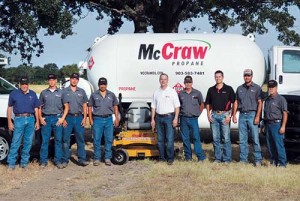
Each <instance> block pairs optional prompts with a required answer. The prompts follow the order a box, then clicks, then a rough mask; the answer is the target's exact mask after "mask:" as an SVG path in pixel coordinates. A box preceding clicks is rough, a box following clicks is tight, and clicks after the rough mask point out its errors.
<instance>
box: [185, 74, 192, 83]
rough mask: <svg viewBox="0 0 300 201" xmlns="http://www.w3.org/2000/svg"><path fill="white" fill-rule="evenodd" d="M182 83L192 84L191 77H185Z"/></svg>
mask: <svg viewBox="0 0 300 201" xmlns="http://www.w3.org/2000/svg"><path fill="white" fill-rule="evenodd" d="M184 83H193V78H192V77H191V76H189V75H188V76H186V77H185V78H184Z"/></svg>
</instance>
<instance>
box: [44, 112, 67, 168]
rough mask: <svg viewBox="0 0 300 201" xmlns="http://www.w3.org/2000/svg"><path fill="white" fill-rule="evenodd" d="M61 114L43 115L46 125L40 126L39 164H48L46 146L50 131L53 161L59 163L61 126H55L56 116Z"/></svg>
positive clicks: (60, 157)
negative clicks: (52, 139) (52, 134)
mask: <svg viewBox="0 0 300 201" xmlns="http://www.w3.org/2000/svg"><path fill="white" fill-rule="evenodd" d="M60 117H61V116H45V122H46V125H45V126H42V129H41V134H42V145H41V149H40V164H48V147H49V140H50V138H51V132H52V131H53V133H54V163H55V164H61V163H62V162H63V161H62V156H63V147H62V132H63V127H62V126H56V123H57V121H58V118H60Z"/></svg>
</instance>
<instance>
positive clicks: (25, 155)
mask: <svg viewBox="0 0 300 201" xmlns="http://www.w3.org/2000/svg"><path fill="white" fill-rule="evenodd" d="M34 121H35V119H34V117H33V116H29V117H15V119H14V133H13V138H12V142H11V146H10V150H9V153H8V157H7V163H8V166H9V167H11V168H14V167H15V166H16V160H17V157H18V150H19V148H20V145H21V142H22V138H23V149H22V154H21V162H20V166H21V167H26V166H27V165H28V163H29V158H30V149H31V145H32V140H33V135H34V130H35V128H34Z"/></svg>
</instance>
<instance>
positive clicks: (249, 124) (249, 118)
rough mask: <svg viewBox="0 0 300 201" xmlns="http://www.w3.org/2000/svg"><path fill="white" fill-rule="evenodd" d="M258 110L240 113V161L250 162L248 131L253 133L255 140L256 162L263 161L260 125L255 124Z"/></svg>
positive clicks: (252, 137)
mask: <svg viewBox="0 0 300 201" xmlns="http://www.w3.org/2000/svg"><path fill="white" fill-rule="evenodd" d="M255 115H256V112H255V111H251V112H247V113H240V116H239V140H240V161H241V162H245V163H247V162H248V154H249V145H248V132H249V133H250V134H251V139H252V141H253V148H254V152H253V156H254V161H255V162H261V160H262V156H261V148H260V143H259V133H258V125H255V124H254V119H255Z"/></svg>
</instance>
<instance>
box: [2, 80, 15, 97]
mask: <svg viewBox="0 0 300 201" xmlns="http://www.w3.org/2000/svg"><path fill="white" fill-rule="evenodd" d="M15 89H16V87H15V86H14V85H12V84H11V83H9V82H8V81H6V80H4V79H2V78H1V77H0V94H10V92H12V91H13V90H15Z"/></svg>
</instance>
